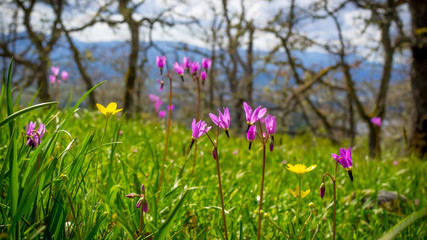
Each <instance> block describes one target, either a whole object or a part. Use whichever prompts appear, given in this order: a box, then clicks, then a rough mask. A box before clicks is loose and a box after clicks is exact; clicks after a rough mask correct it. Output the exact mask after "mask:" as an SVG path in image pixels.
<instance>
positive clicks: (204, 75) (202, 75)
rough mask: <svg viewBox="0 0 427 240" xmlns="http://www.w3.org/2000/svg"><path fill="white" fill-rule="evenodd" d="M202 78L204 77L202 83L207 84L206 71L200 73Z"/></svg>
mask: <svg viewBox="0 0 427 240" xmlns="http://www.w3.org/2000/svg"><path fill="white" fill-rule="evenodd" d="M200 78H201V79H202V84H203V85H204V84H205V80H206V72H201V73H200Z"/></svg>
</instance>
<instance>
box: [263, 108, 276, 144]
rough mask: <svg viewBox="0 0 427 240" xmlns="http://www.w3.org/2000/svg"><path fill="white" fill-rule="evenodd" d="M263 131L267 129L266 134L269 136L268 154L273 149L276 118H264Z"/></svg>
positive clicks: (269, 116)
mask: <svg viewBox="0 0 427 240" xmlns="http://www.w3.org/2000/svg"><path fill="white" fill-rule="evenodd" d="M265 129H267V133H268V134H269V135H270V136H271V142H270V152H272V151H273V148H274V134H275V133H276V117H275V116H271V115H270V114H268V115H267V117H266V118H265Z"/></svg>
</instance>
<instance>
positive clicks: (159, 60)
mask: <svg viewBox="0 0 427 240" xmlns="http://www.w3.org/2000/svg"><path fill="white" fill-rule="evenodd" d="M156 63H157V67H159V69H160V75H162V74H163V68H164V67H165V65H166V57H165V56H157V57H156Z"/></svg>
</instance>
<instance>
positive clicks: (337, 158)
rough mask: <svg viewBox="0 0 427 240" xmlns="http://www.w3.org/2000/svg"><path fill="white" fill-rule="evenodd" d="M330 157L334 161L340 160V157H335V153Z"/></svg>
mask: <svg viewBox="0 0 427 240" xmlns="http://www.w3.org/2000/svg"><path fill="white" fill-rule="evenodd" d="M331 155H332V157H333V158H334V159H335V161H338V160H339V159H340V156H338V155H336V154H335V153H332V154H331Z"/></svg>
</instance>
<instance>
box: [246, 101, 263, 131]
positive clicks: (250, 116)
mask: <svg viewBox="0 0 427 240" xmlns="http://www.w3.org/2000/svg"><path fill="white" fill-rule="evenodd" d="M243 108H244V109H245V114H246V123H247V124H248V129H247V130H246V131H248V130H249V127H250V126H252V125H254V124H255V123H256V122H257V121H258V120H260V119H262V117H264V115H265V113H266V112H267V108H262V109H261V106H258V107H257V108H256V109H255V111H252V108H251V106H249V104H247V103H246V102H243Z"/></svg>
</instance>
